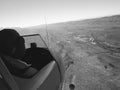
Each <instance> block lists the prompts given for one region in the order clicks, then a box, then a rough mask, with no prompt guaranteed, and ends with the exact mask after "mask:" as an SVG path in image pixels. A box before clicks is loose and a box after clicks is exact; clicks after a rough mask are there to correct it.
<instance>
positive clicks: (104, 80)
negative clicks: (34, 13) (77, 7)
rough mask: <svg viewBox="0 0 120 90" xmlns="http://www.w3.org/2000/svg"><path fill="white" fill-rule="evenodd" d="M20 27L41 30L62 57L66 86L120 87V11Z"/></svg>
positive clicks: (86, 89) (81, 89)
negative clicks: (114, 13) (69, 20)
mask: <svg viewBox="0 0 120 90" xmlns="http://www.w3.org/2000/svg"><path fill="white" fill-rule="evenodd" d="M16 30H18V31H19V32H20V33H21V35H22V34H30V33H39V34H40V35H41V36H42V37H43V38H44V40H45V41H46V43H47V44H48V47H49V49H50V50H51V51H52V52H53V55H54V56H55V57H57V58H60V59H61V60H62V62H63V66H64V68H65V70H66V72H65V80H64V84H63V90H120V15H115V16H108V17H102V18H96V19H87V20H82V21H71V22H63V23H56V24H48V25H41V26H35V27H28V28H16Z"/></svg>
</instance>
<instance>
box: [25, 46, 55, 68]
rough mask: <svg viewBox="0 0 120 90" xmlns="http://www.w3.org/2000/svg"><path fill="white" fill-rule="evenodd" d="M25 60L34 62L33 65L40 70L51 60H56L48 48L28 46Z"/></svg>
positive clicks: (30, 62)
mask: <svg viewBox="0 0 120 90" xmlns="http://www.w3.org/2000/svg"><path fill="white" fill-rule="evenodd" d="M23 60H24V61H26V62H27V63H29V64H32V67H34V68H36V69H38V70H40V69H42V68H43V67H44V66H45V65H47V64H48V63H49V62H50V61H53V60H55V59H54V58H53V56H52V55H51V54H50V52H49V50H47V49H46V48H39V47H36V48H28V49H26V53H25V56H24V59H23Z"/></svg>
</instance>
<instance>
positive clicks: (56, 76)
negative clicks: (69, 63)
mask: <svg viewBox="0 0 120 90" xmlns="http://www.w3.org/2000/svg"><path fill="white" fill-rule="evenodd" d="M0 73H1V74H2V76H3V77H4V78H5V81H6V82H7V84H8V85H9V86H10V87H11V90H58V89H59V85H60V82H61V80H60V77H61V76H60V72H59V69H58V66H57V64H56V62H55V61H51V62H50V63H49V64H47V65H46V66H45V67H43V68H42V69H41V70H40V71H39V72H38V73H37V74H36V75H34V76H33V77H32V78H30V79H24V78H20V77H16V76H14V75H11V73H10V72H9V70H8V69H7V67H6V65H5V64H4V62H3V60H2V59H1V58H0Z"/></svg>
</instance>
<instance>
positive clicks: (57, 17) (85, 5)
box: [0, 0, 120, 27]
mask: <svg viewBox="0 0 120 90" xmlns="http://www.w3.org/2000/svg"><path fill="white" fill-rule="evenodd" d="M119 4H120V0H0V27H11V26H15V27H16V26H34V25H39V24H43V23H45V20H44V19H45V18H44V17H46V20H47V23H54V22H61V21H70V20H77V19H85V18H94V17H99V16H106V15H114V14H120V5H119Z"/></svg>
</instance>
